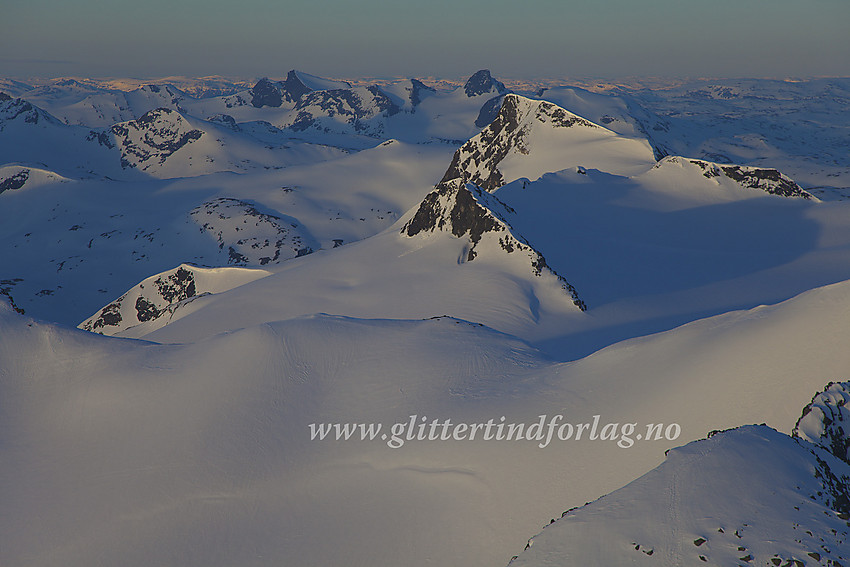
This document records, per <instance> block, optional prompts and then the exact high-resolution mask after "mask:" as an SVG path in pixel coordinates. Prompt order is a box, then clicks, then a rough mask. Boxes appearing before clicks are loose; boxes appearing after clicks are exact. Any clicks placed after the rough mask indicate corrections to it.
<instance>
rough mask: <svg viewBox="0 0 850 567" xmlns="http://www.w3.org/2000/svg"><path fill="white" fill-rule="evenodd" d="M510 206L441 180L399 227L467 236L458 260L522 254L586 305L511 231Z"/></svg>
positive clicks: (406, 232)
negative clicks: (466, 244) (483, 256)
mask: <svg viewBox="0 0 850 567" xmlns="http://www.w3.org/2000/svg"><path fill="white" fill-rule="evenodd" d="M511 214H513V209H511V208H510V207H508V206H507V205H505V204H504V203H502V202H501V201H500V200H499V199H498V198H496V197H495V196H494V195H491V194H489V193H487V192H486V191H483V190H482V189H480V188H478V187H476V186H475V185H472V184H466V183H464V181H463V180H462V179H460V178H456V179H451V180H448V181H442V182H440V183H439V184H437V186H436V187H434V190H433V191H431V192H430V193H429V194H428V195H426V196H425V198H424V199H423V200H422V202H421V203H420V205H419V208H417V209H416V212H415V213H414V214H413V216H412V217H411V218H410V220H408V221H407V223H405V225H404V226H403V227H402V229H401V234H402V235H403V236H408V237H415V236H417V235H419V234H421V233H433V232H446V233H450V234H452V235H453V236H455V237H457V238H461V239H466V240H468V246H467V247H465V254H464V256H465V257H463V258H461V259H460V261H463V262H472V261H473V260H475V259H476V258H477V257H479V254H484V255H485V256H486V257H488V258H493V257H497V256H499V257H501V256H503V255H513V254H514V253H515V252H516V253H518V254H516V256H517V257H519V258H523V257H524V258H526V262H527V264H526V265H527V268H528V269H529V271H530V273H531V274H533V275H534V276H536V277H542V278H547V279H549V278H552V281H551V283H553V284H555V285H557V286H559V287H560V288H561V289H562V290H563V291H564V292H565V293H566V294H567V295H569V296H570V298H571V300H572V302H573V304H574V305H575V306H576V307H578V308H579V309H580V310H581V311H584V310H586V309H587V307H586V306H585V304H584V302H583V301H582V300H581V299H580V298H579V296H578V292H577V291H576V289H575V288H574V287H573V286H572V285H570V283H569V282H567V280H565V279H564V278H563V277H562V276H561V275H559V274H558V273H557V272H555V270H553V269H552V268H550V267H549V265H548V264H547V263H546V259H545V258H544V257H543V255H542V254H541V253H540V252H538V251H537V250H535V249H534V247H532V246H531V244H529V243H528V242H527V241H526V240H525V239H524V238H523V237H522V236H519V235H515V234H513V233H512V228H511V225H510V224H509V223H508V221H507V220H506V218H507V217H508V216H509V215H511Z"/></svg>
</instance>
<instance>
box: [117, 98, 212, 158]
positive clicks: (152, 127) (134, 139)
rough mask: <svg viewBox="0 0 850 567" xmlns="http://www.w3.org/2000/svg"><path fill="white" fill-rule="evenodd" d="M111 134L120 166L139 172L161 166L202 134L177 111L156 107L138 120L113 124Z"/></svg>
mask: <svg viewBox="0 0 850 567" xmlns="http://www.w3.org/2000/svg"><path fill="white" fill-rule="evenodd" d="M111 131H112V134H113V135H114V136H115V141H116V142H117V144H118V146H119V147H120V148H121V166H122V167H124V168H139V169H141V170H144V169H147V167H148V166H150V165H152V164H162V163H164V162H165V160H166V159H168V157H169V156H170V155H172V154H173V153H175V152H177V151H178V150H180V149H181V148H182V147H184V146H185V145H187V144H191V143H192V142H194V141H196V140H200V139H201V137H202V136H203V135H204V133H203V132H202V131H201V130H198V129H195V128H192V126H191V125H190V124H189V123H188V122H187V121H186V119H185V118H183V116H181V115H180V113H179V112H176V111H174V110H170V109H168V108H157V109H155V110H151V111H150V112H147V113H145V114H144V115H143V116H142V117H140V118H139V119H138V120H131V121H129V122H121V123H119V124H115V125H114V126H113V127H112V129H111Z"/></svg>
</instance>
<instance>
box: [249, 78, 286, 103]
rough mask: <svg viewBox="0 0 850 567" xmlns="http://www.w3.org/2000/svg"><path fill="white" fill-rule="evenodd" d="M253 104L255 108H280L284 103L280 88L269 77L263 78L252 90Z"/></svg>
mask: <svg viewBox="0 0 850 567" xmlns="http://www.w3.org/2000/svg"><path fill="white" fill-rule="evenodd" d="M251 95H252V97H251V104H252V105H253V106H254V107H255V108H262V107H264V106H271V107H275V108H276V107H279V106H280V105H281V103H282V102H283V97H282V95H281V92H280V88H279V87H278V86H277V85H275V84H274V83H272V82H271V81H270V80H269V79H268V78H267V77H263V78H262V79H260V80H259V81H257V84H256V85H254V87H253V88H252V89H251Z"/></svg>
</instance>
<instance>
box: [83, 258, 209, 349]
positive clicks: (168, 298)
mask: <svg viewBox="0 0 850 567" xmlns="http://www.w3.org/2000/svg"><path fill="white" fill-rule="evenodd" d="M154 277H155V279H153V281H149V280H151V279H152V278H149V279H148V280H145V281H144V282H142V283H141V284H139V286H136V287H135V288H133V289H131V290H130V291H128V292H127V293H125V294H124V295H122V296H121V297H119V298H118V299H116V300H115V301H113V302H112V303H110V304H109V305H107V306H106V307H104V308H103V309H101V310H100V313H99V314H97V315H95V316H92V317H90V318H89V319H86V320H85V321H84V322H83V323H81V324H80V328H81V329H83V330H86V331H91V332H94V333H101V334H112V333H105V331H107V330H108V327H116V328H117V327H120V328H121V329H124V328H127V327H129V326H133V325H136V324H138V323H144V322H145V321H150V320H152V319H156V318H158V317H160V316H161V315H162V314H163V313H164V312H165V310H166V309H167V307H168V306H169V305H171V304H173V303H176V302H179V301H183V300H185V299H189V298H190V297H195V295H197V289H196V286H195V274H194V271H193V269H192V266H188V265H181V266H179V267H178V268H176V269H175V270H171V271H169V272H163V273H162V274H159V275H157V276H154ZM145 284H148V285H147V286H146V285H145ZM131 296H133V297H131ZM130 304H132V306H133V309H134V311H135V313H133V315H132V316H129V317H127V314H126V313H124V314H123V315H122V311H123V310H124V308H125V307H126V306H127V305H130ZM125 318H126V320H125Z"/></svg>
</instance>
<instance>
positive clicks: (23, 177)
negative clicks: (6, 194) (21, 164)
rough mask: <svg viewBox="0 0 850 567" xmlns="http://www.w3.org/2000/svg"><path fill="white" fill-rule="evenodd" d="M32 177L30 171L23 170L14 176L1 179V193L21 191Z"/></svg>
mask: <svg viewBox="0 0 850 567" xmlns="http://www.w3.org/2000/svg"><path fill="white" fill-rule="evenodd" d="M29 177H30V170H29V169H25V168H24V169H21V170H20V171H18V172H17V173H15V174H14V175H11V176H9V177H6V178H4V179H0V193H2V192H3V191H14V190H15V189H20V188H21V187H23V186H24V184H25V183H26V182H27V179H29Z"/></svg>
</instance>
